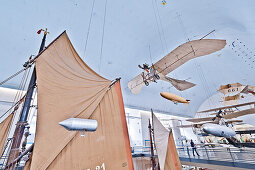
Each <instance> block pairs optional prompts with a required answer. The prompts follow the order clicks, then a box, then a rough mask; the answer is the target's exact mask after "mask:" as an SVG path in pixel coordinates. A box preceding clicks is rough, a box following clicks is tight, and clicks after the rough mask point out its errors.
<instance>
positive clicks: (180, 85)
mask: <svg viewBox="0 0 255 170" xmlns="http://www.w3.org/2000/svg"><path fill="white" fill-rule="evenodd" d="M160 79H161V80H164V81H167V82H169V83H171V84H172V85H173V86H174V87H175V88H176V89H177V90H179V91H184V90H186V89H189V88H191V87H194V86H195V84H194V83H191V82H188V81H186V80H177V79H173V78H171V77H168V76H160Z"/></svg>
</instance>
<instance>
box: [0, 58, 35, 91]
mask: <svg viewBox="0 0 255 170" xmlns="http://www.w3.org/2000/svg"><path fill="white" fill-rule="evenodd" d="M32 56H33V55H31V56H30V58H29V60H28V61H27V62H25V64H23V67H24V68H23V69H21V70H19V71H18V72H16V73H15V74H13V75H11V76H10V77H8V78H7V79H5V80H3V81H1V82H0V86H1V85H3V84H4V83H6V82H8V81H9V80H11V79H13V78H14V77H16V76H17V75H19V74H20V73H22V72H23V71H25V70H27V69H28V68H30V67H31V66H32V65H33V64H34V62H31V61H32V60H31V58H32Z"/></svg>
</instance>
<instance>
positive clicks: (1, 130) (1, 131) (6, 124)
mask: <svg viewBox="0 0 255 170" xmlns="http://www.w3.org/2000/svg"><path fill="white" fill-rule="evenodd" d="M12 118H13V113H11V114H10V115H9V116H8V117H7V118H6V119H4V120H3V121H2V122H1V123H0V154H1V155H2V152H3V148H4V144H5V141H6V138H7V135H8V132H9V128H10V125H11V123H12Z"/></svg>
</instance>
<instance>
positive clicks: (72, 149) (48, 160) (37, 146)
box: [30, 32, 133, 170]
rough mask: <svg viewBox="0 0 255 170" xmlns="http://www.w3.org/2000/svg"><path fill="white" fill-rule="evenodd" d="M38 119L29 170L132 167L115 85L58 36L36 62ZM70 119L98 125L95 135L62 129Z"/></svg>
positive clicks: (119, 95) (118, 84) (121, 105)
mask: <svg viewBox="0 0 255 170" xmlns="http://www.w3.org/2000/svg"><path fill="white" fill-rule="evenodd" d="M36 72H37V84H38V117H37V126H36V136H35V142H34V149H33V156H32V161H31V166H30V169H31V170H35V169H36V170H44V169H53V170H65V169H67V170H70V169H72V170H76V169H77V170H80V169H82V170H88V169H90V170H92V169H96V168H97V169H98V168H101V169H103V168H105V169H111V170H115V169H116V170H121V169H123V170H126V169H133V164H132V157H131V149H130V144H129V137H128V132H127V125H126V119H125V113H124V105H123V99H122V94H121V89H120V83H119V82H118V83H116V84H115V85H113V86H112V87H111V88H110V89H109V85H110V84H111V81H109V80H107V79H105V78H103V77H101V76H99V75H98V74H97V73H95V72H94V71H93V70H92V69H91V68H89V67H88V66H87V65H86V64H85V63H84V62H83V60H82V59H81V58H80V57H79V56H78V54H77V52H76V51H75V49H74V47H73V46H72V44H71V42H70V40H69V38H68V36H67V34H66V33H65V32H64V33H62V35H61V36H59V37H58V38H57V39H56V40H55V41H54V42H53V43H51V45H50V46H49V47H48V48H47V49H46V50H45V51H44V52H43V53H42V54H41V55H40V56H39V57H38V59H37V60H36ZM71 117H77V118H87V119H88V118H91V119H96V120H97V121H98V128H97V131H96V132H90V133H86V134H85V137H81V136H80V133H79V132H75V131H67V130H66V129H65V128H63V127H62V126H60V125H59V124H58V123H59V122H61V121H63V120H66V119H68V118H71Z"/></svg>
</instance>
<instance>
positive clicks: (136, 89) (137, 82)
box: [128, 73, 144, 94]
mask: <svg viewBox="0 0 255 170" xmlns="http://www.w3.org/2000/svg"><path fill="white" fill-rule="evenodd" d="M142 74H143V73H141V74H139V75H138V76H136V77H135V78H134V79H132V80H131V81H130V82H128V88H129V89H130V91H131V93H133V94H138V93H140V92H141V89H142V87H143V86H144V82H143V76H142Z"/></svg>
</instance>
